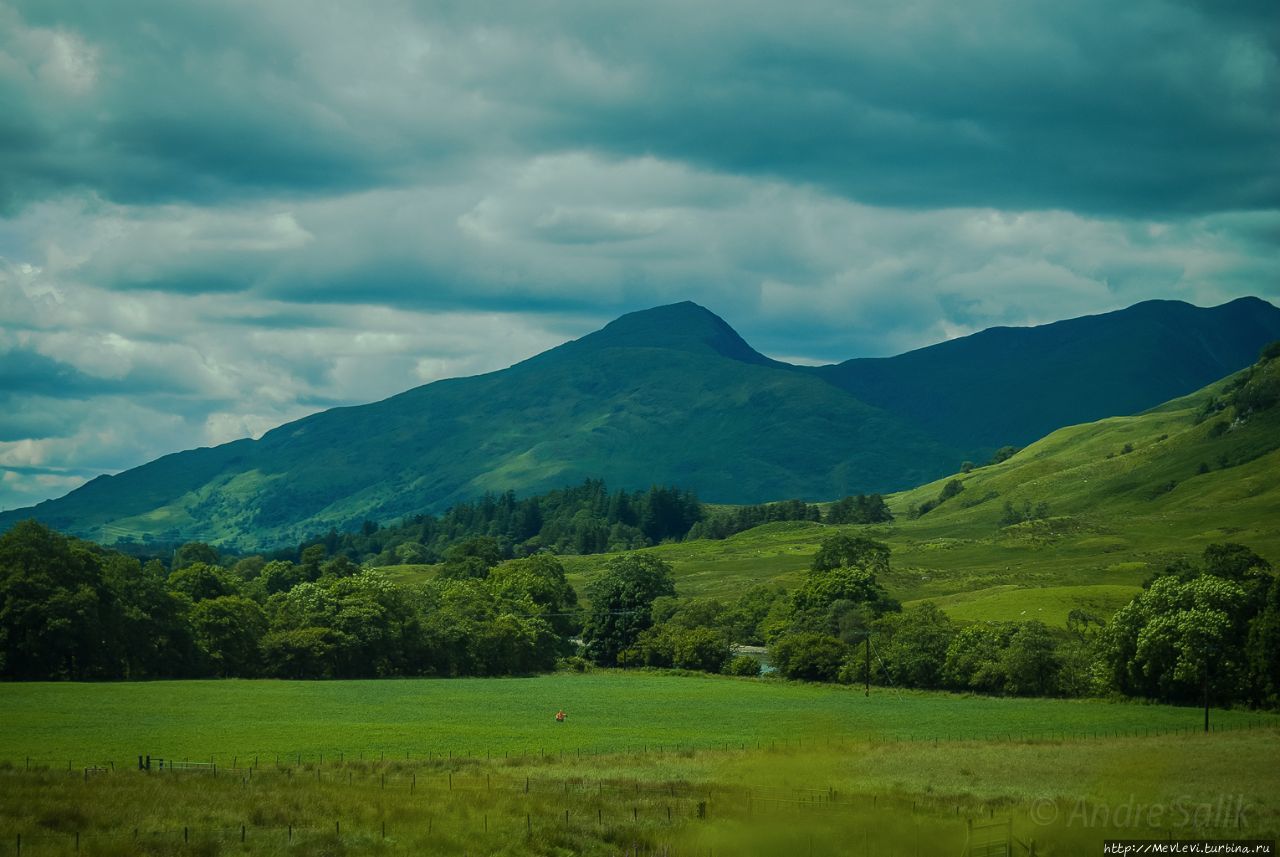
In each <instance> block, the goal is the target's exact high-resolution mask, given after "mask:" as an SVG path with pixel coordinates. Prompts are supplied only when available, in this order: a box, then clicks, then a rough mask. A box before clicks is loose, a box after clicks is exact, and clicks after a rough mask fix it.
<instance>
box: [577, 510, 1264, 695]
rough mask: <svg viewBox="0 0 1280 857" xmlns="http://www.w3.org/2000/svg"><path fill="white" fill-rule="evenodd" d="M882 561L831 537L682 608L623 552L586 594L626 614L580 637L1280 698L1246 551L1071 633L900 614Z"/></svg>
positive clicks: (1165, 580)
mask: <svg viewBox="0 0 1280 857" xmlns="http://www.w3.org/2000/svg"><path fill="white" fill-rule="evenodd" d="M889 555H890V554H889V548H888V546H887V545H884V544H881V543H879V542H876V541H873V540H871V539H868V538H865V537H861V536H853V535H848V534H837V535H833V536H831V537H829V538H828V539H826V540H824V541H823V543H822V545H821V548H820V549H819V551H818V553H817V554H816V555H815V557H814V560H813V562H812V564H811V566H810V569H809V572H808V574H807V575H806V577H805V579H804V581H803V583H802V584H801V585H800V586H799V588H797V589H795V590H794V591H791V592H788V591H786V590H784V589H783V588H781V587H779V586H773V585H761V586H755V587H752V588H750V589H748V590H746V591H745V592H744V593H743V594H742V595H741V596H739V597H738V598H737V599H736V600H735V601H733V602H731V603H726V602H723V601H720V600H718V599H710V598H692V599H677V598H675V597H673V596H674V595H675V590H674V586H673V584H672V582H671V575H670V568H669V567H667V566H666V565H665V564H664V563H662V562H661V561H659V560H657V559H655V558H653V557H649V556H644V557H642V559H643V560H644V565H643V566H640V565H637V562H638V561H637V560H634V559H632V558H619V559H618V560H615V561H614V562H615V563H617V564H618V566H619V567H620V568H621V567H623V566H625V567H626V568H627V573H628V575H629V577H628V578H627V579H626V582H625V583H623V584H616V585H615V584H610V586H611V588H609V589H600V590H598V591H597V590H593V591H592V598H593V603H594V599H596V598H604V599H605V600H606V601H607V603H609V604H610V605H611V606H612V607H613V608H615V609H617V608H619V607H622V606H624V605H625V606H627V607H628V609H629V611H630V612H628V614H627V618H626V620H625V621H621V620H614V619H606V620H602V621H601V622H600V623H599V624H597V625H595V626H591V625H589V626H588V627H587V628H584V631H583V638H584V640H588V645H587V648H586V653H587V655H588V657H589V658H590V659H591V660H593V661H594V662H595V663H597V664H600V665H605V666H621V667H631V666H651V667H677V668H683V669H693V670H705V671H708V672H731V673H736V674H741V675H754V674H757V673H758V672H759V670H760V664H759V662H758V661H756V660H755V659H753V658H750V657H746V656H739V657H736V658H735V657H732V652H733V647H734V644H735V643H739V644H756V645H760V644H765V645H767V647H768V649H767V651H768V656H769V660H770V661H771V665H772V667H773V668H774V669H776V671H777V672H778V673H779V674H781V675H782V676H783V677H785V678H790V679H799V680H806V681H826V682H844V683H863V682H867V683H871V684H877V685H893V686H898V687H911V688H922V689H939V690H941V689H946V690H955V691H969V692H980V693H990V694H1004V695H1018V696H1065V697H1082V696H1107V695H1121V696H1127V697H1138V698H1143V699H1150V700H1157V701H1161V702H1170V703H1199V702H1202V701H1204V700H1206V699H1207V700H1209V701H1210V702H1212V703H1214V704H1217V705H1233V704H1249V705H1255V706H1264V707H1276V706H1278V705H1280V578H1277V576H1276V575H1275V574H1274V573H1273V572H1272V569H1271V565H1270V563H1268V562H1267V561H1266V560H1265V559H1263V558H1262V557H1260V556H1258V555H1257V554H1256V553H1254V552H1253V551H1252V550H1250V549H1249V548H1248V547H1245V546H1243V545H1237V544H1215V545H1210V546H1209V547H1207V548H1206V549H1205V551H1204V553H1203V554H1202V556H1201V557H1200V558H1199V559H1198V560H1197V561H1188V560H1183V561H1179V562H1177V563H1175V564H1173V565H1171V566H1169V567H1168V568H1166V569H1165V570H1163V571H1162V572H1160V573H1159V574H1157V575H1155V576H1153V577H1152V578H1151V579H1149V580H1148V581H1147V582H1146V584H1145V585H1144V587H1143V591H1142V592H1141V593H1140V594H1139V595H1138V596H1137V597H1135V598H1134V599H1133V600H1132V601H1131V602H1130V603H1129V604H1128V605H1126V606H1125V607H1123V608H1121V609H1120V610H1119V611H1117V612H1116V613H1115V614H1114V615H1113V616H1110V617H1101V616H1096V615H1093V614H1090V613H1087V612H1085V611H1081V610H1073V611H1072V612H1071V613H1070V615H1069V616H1068V619H1067V623H1066V627H1065V628H1050V627H1049V626H1047V625H1045V624H1044V623H1043V622H1040V621H1038V620H1031V621H1025V622H978V623H973V624H968V625H959V624H957V623H955V622H954V621H952V620H951V618H950V617H948V616H947V614H946V613H944V612H943V611H942V610H941V609H940V608H938V607H937V605H935V604H933V603H932V602H925V603H923V604H921V605H919V606H917V607H913V608H909V609H903V608H902V606H901V605H900V604H899V603H898V602H897V601H896V600H894V599H893V598H892V597H891V596H890V595H889V594H888V592H887V591H886V590H885V589H884V587H883V585H882V584H881V583H880V579H881V578H882V577H883V576H884V575H885V573H886V572H887V571H888V570H889ZM600 580H601V581H610V580H612V578H611V577H610V575H608V574H606V575H605V576H603V577H602V578H601V579H600ZM637 580H640V581H641V582H639V583H638V582H637ZM596 585H597V586H600V585H602V584H601V583H600V582H599V581H598V582H597V584H596ZM615 592H625V593H628V594H629V595H630V598H631V600H630V601H627V600H626V599H622V598H619V597H617V596H616V595H615V594H614V593H615Z"/></svg>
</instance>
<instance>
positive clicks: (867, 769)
mask: <svg viewBox="0 0 1280 857" xmlns="http://www.w3.org/2000/svg"><path fill="white" fill-rule="evenodd" d="M561 707H562V708H564V709H565V711H566V712H567V713H568V715H569V717H568V720H567V722H566V723H564V724H556V723H555V721H554V719H553V717H552V715H553V714H554V712H555V710H556V709H558V708H561ZM1212 716H1213V722H1214V724H1215V727H1216V728H1215V731H1214V732H1212V733H1209V734H1205V733H1203V732H1202V731H1200V717H1201V712H1200V711H1198V710H1196V709H1191V708H1172V707H1168V706H1145V705H1137V704H1126V703H1115V704H1110V703H1105V702H1099V701H1085V702H1080V701H1055V700H1035V699H997V698H989V697H964V696H955V695H949V694H939V693H921V692H911V693H901V694H897V693H894V692H893V691H891V690H885V689H880V688H876V689H873V691H872V695H871V697H870V698H867V697H864V696H863V695H862V691H861V690H860V689H858V688H848V687H833V686H818V685H802V684H788V683H783V682H777V681H768V680H751V679H731V678H716V677H694V676H679V675H669V674H655V673H628V674H623V673H617V672H598V673H587V674H557V675H551V676H542V677H538V678H530V679H472V680H468V679H454V680H405V681H380V682H375V681H369V682H275V681H202V682H152V683H119V684H21V685H3V686H0V854H11V853H16V845H17V844H18V840H19V839H21V843H22V854H23V855H27V857H45V855H65V854H76V853H83V854H88V855H102V857H108V855H110V857H115V855H134V854H183V855H187V854H201V855H210V857H213V855H220V854H281V855H284V854H289V855H293V857H297V855H344V854H422V853H431V854H445V855H463V854H475V853H483V854H507V855H526V854H531V855H564V854H589V855H617V854H619V853H623V852H624V851H625V852H626V853H632V852H633V851H634V853H636V854H658V853H662V854H669V855H676V857H679V855H708V854H730V853H750V854H761V855H779V857H782V855H787V857H794V855H795V854H796V853H801V854H805V853H808V852H809V850H810V849H812V853H814V854H862V853H874V854H881V855H889V856H890V857H906V855H915V854H932V853H945V854H960V853H963V848H964V844H965V841H966V836H967V835H968V825H969V824H971V823H972V824H977V825H993V827H991V828H989V829H988V830H987V832H990V831H995V832H996V833H998V834H999V835H1001V836H1004V835H1007V834H1011V835H1012V836H1014V837H1015V838H1016V839H1017V840H1018V841H1020V842H1022V843H1024V844H1029V843H1030V842H1032V841H1034V842H1035V843H1036V848H1037V851H1036V853H1037V854H1040V855H1046V857H1048V855H1075V854H1084V853H1095V852H1099V851H1100V848H1101V843H1102V840H1103V839H1104V838H1116V837H1119V836H1131V837H1151V838H1161V839H1163V838H1168V837H1171V836H1172V837H1176V838H1183V837H1185V836H1193V835H1194V836H1226V835H1248V836H1254V837H1262V838H1272V837H1274V836H1275V835H1276V833H1277V831H1278V830H1280V801H1277V799H1276V795H1278V794H1280V740H1278V738H1280V717H1276V716H1274V715H1258V714H1254V713H1250V712H1243V711H1225V712H1224V711H1215V712H1213V715H1212ZM935 738H936V739H938V740H934V739H935ZM148 753H149V754H151V755H152V756H153V757H163V758H165V759H166V760H177V761H179V762H187V761H190V762H192V763H205V766H204V767H200V768H196V769H191V768H183V767H180V768H178V769H177V770H173V769H169V768H166V769H164V770H160V769H158V768H154V769H153V770H152V771H151V772H149V773H147V772H141V771H138V770H137V765H136V758H137V756H138V755H139V754H148ZM28 757H31V758H30V759H28ZM210 762H213V763H216V766H217V770H216V772H215V770H214V769H213V767H211V766H209V765H208V763H210ZM1138 805H1140V806H1142V807H1145V808H1146V809H1143V810H1137V809H1136V807H1137V806H1138ZM1224 805H1227V806H1229V807H1230V808H1231V809H1232V811H1231V812H1230V813H1228V812H1225V811H1224V810H1223V806H1224ZM1153 806H1154V807H1157V808H1159V809H1160V810H1161V811H1160V812H1159V813H1153V812H1152V810H1151V807H1153ZM1019 853H1024V852H1022V851H1020V852H1019Z"/></svg>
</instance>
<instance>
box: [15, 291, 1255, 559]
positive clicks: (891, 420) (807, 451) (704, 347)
mask: <svg viewBox="0 0 1280 857" xmlns="http://www.w3.org/2000/svg"><path fill="white" fill-rule="evenodd" d="M1275 338H1280V310H1277V309H1276V308H1275V307H1272V306H1271V305H1270V304H1267V303H1265V302H1262V301H1257V300H1246V301H1243V302H1242V301H1236V302H1233V303H1232V304H1227V305H1225V307H1218V308H1215V309H1212V310H1203V309H1197V308H1195V307H1191V306H1189V305H1187V304H1179V303H1170V302H1156V303H1151V304H1140V305H1138V306H1136V307H1133V308H1130V309H1129V310H1124V311H1121V312H1119V313H1112V314H1109V315H1104V316H1096V317H1093V318H1090V319H1076V320H1074V321H1070V322H1061V323H1058V324H1055V325H1047V326H1045V327H1038V328H1025V329H1020V330H993V331H986V332H984V333H980V334H976V335H974V336H971V337H967V338H966V339H964V340H958V341H956V342H953V343H943V344H942V345H938V346H933V347H932V348H926V349H921V350H920V351H915V352H911V353H909V354H905V355H901V356H900V357H896V358H890V359H888V360H877V361H850V362H849V363H845V364H840V365H839V366H834V367H821V368H817V369H811V368H808V367H795V366H791V365H788V364H785V363H780V362H778V361H775V360H771V359H769V358H768V357H765V356H764V355H762V354H760V353H759V352H757V351H755V350H754V349H752V348H751V346H750V345H748V344H747V343H746V342H745V341H744V340H743V339H742V338H741V337H740V336H739V335H738V334H737V333H736V332H735V331H734V330H733V329H732V328H731V327H730V326H729V325H728V324H726V323H725V322H724V321H723V320H722V319H720V318H719V317H717V316H716V315H714V314H713V313H711V312H709V311H708V310H706V309H704V308H702V307H700V306H697V305H696V304H692V303H687V302H686V303H681V304H674V305H671V306H664V307H658V308H655V309H651V310H645V311H642V312H636V313H631V314H629V315H626V316H623V317H622V318H619V319H618V320H616V321H614V322H612V323H610V324H609V325H607V326H605V327H604V328H602V329H601V330H599V331H596V332H595V333H592V334H590V335H588V336H585V337H583V338H581V339H578V340H574V341H572V342H568V343H565V344H564V345H561V346H559V347H557V348H553V349H551V350H550V351H547V352H545V353H543V354H540V355H537V356H536V357H533V358H530V359H529V360H526V361H524V362H522V363H518V364H516V365H514V366H511V367H509V368H507V369H504V370H501V371H499V372H492V373H489V374H486V375H479V376H475V377H471V378H458V379H450V380H445V381H438V382H435V383H433V384H428V385H425V386H422V387H418V388H415V389H412V390H409V391H407V392H405V393H401V394H400V395H397V396H393V397H391V398H389V399H386V400H383V401H381V402H375V403H373V404H369V405H362V406H358V407H347V408H335V409H333V410H329V411H324V412H322V413H318V414H314V415H312V416H309V417H306V418H304V419H301V420H297V421H296V422H292V423H288V424H286V425H283V426H281V427H279V428H277V429H274V430H272V431H270V432H268V433H266V434H265V435H264V436H263V437H262V438H261V439H259V440H256V441H255V440H239V441H235V442H232V443H228V444H224V445H222V446H217V447H213V448H207V449H198V450H192V451H188V452H182V453H176V454H174V455H168V456H165V457H163V458H160V459H157V460H156V461H153V462H151V463H149V464H146V465H143V466H141V467H137V468H134V469H132V470H128V471H125V472H124V473H121V474H118V475H115V476H101V477H98V478H97V479H94V480H93V481H91V482H89V483H87V484H86V485H84V486H82V487H80V488H78V489H76V490H75V491H72V492H71V493H70V494H68V495H66V496H65V497H62V498H59V499H57V500H51V501H46V502H44V503H41V504H39V505H38V506H35V507H33V508H30V509H21V510H15V511H11V512H6V513H3V514H0V527H7V526H10V525H12V523H13V522H15V521H17V520H20V519H22V518H25V517H31V516H34V517H37V518H39V519H40V520H42V521H44V522H45V523H47V524H49V525H50V526H53V527H56V528H58V529H61V530H64V531H67V532H71V533H75V534H77V535H83V536H87V537H90V538H95V539H98V540H102V541H107V542H110V541H114V540H117V539H120V538H135V537H144V538H145V537H153V538H157V539H161V540H189V539H200V540H205V541H212V542H219V543H223V544H238V545H240V546H262V545H271V544H280V543H290V542H292V543H296V542H297V541H298V540H300V539H301V538H303V537H304V536H306V535H309V534H313V533H316V532H321V531H325V530H328V529H329V528H330V527H336V528H339V529H343V528H347V527H351V526H354V525H358V524H359V522H360V521H362V520H364V519H366V518H372V519H375V520H386V519H390V518H394V517H399V516H403V515H405V514H410V513H417V512H423V511H435V510H440V509H443V508H444V507H446V506H448V505H449V504H451V503H453V502H456V501H458V500H461V499H467V498H471V497H475V496H477V495H479V494H482V493H484V492H486V491H503V490H507V489H514V490H517V491H521V492H531V491H539V490H545V489H548V488H552V487H556V486H560V485H565V484H569V483H573V482H577V481H580V480H581V479H583V478H586V477H603V478H605V479H606V480H607V481H608V482H609V484H610V485H611V486H613V487H617V488H624V487H625V488H639V487H646V486H648V485H650V484H653V483H666V484H674V485H679V486H681V487H685V488H692V489H694V490H696V491H697V492H698V493H699V495H700V496H701V497H702V498H703V499H705V500H711V501H718V502H760V501H765V500H770V499H776V498H780V497H792V496H795V497H806V498H811V499H824V498H833V497H838V496H842V495H844V494H847V493H853V492H869V491H878V492H885V491H889V490H894V489H900V488H904V487H907V486H910V485H914V484H920V483H922V482H926V481H928V480H930V479H932V478H935V477H937V476H938V475H940V474H943V473H946V472H949V471H951V470H954V469H955V468H956V467H957V466H958V464H959V462H960V461H961V460H963V458H965V457H973V456H975V455H980V454H983V453H987V452H989V451H990V449H991V448H994V447H995V446H997V445H999V444H1002V443H1006V442H1016V441H1018V440H1020V439H1021V438H1022V437H1023V436H1024V433H1026V432H1029V431H1032V430H1033V429H1032V427H1033V426H1034V425H1036V424H1038V422H1044V421H1051V422H1052V421H1057V422H1056V423H1055V425H1053V426H1052V427H1057V425H1063V424H1068V423H1075V422H1080V421H1081V420H1084V419H1089V418H1092V417H1094V416H1097V415H1098V414H1097V412H1098V411H1099V409H1102V410H1104V411H1107V412H1108V413H1114V414H1123V413H1131V412H1133V411H1136V410H1141V409H1142V408H1145V407H1149V406H1150V405H1152V404H1155V403H1156V402H1158V401H1160V400H1161V398H1159V397H1163V398H1168V397H1169V396H1168V395H1164V392H1163V391H1167V390H1173V391H1174V394H1178V393H1186V392H1189V391H1191V390H1194V389H1195V388H1196V387H1198V386H1201V385H1203V384H1204V383H1207V381H1209V380H1212V379H1213V378H1215V377H1221V376H1222V375H1225V374H1226V373H1227V372H1230V371H1234V370H1236V369H1239V368H1241V367H1242V366H1245V365H1247V364H1248V363H1250V362H1251V361H1252V358H1253V356H1254V355H1255V354H1256V353H1257V351H1258V348H1259V347H1260V346H1261V345H1262V344H1263V343H1265V342H1266V341H1268V340H1270V339H1275ZM1166 345H1167V346H1168V348H1169V350H1168V351H1167V352H1165V353H1164V354H1163V355H1162V356H1160V357H1159V358H1153V357H1152V356H1151V355H1150V354H1148V353H1147V352H1146V351H1145V350H1144V349H1148V348H1153V347H1161V348H1163V347H1165V346H1166ZM1233 362H1234V365H1232V363H1233ZM1213 367H1220V368H1219V369H1217V370H1214V368H1213ZM1206 372H1214V374H1211V375H1210V376H1209V377H1208V378H1203V377H1202V375H1203V374H1204V373H1206ZM899 388H900V389H899ZM1153 391H1159V392H1153ZM1153 397H1157V398H1154V399H1153ZM1002 425H1007V426H1008V428H1007V429H1006V430H1004V431H1001V429H1000V426H1002Z"/></svg>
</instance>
